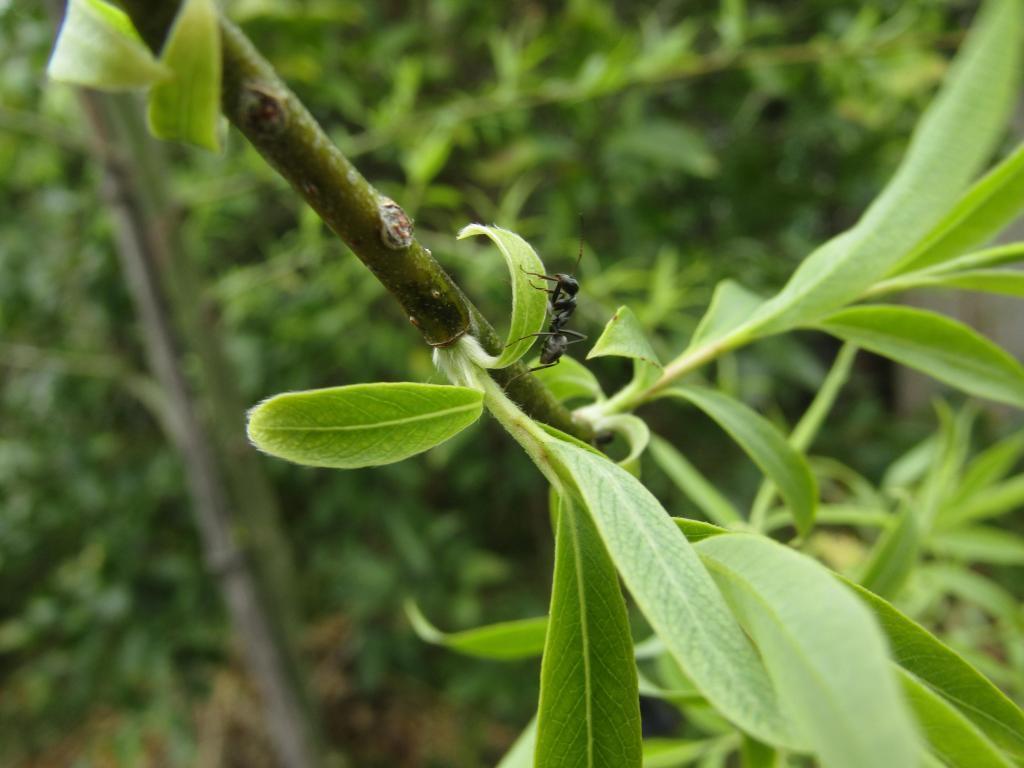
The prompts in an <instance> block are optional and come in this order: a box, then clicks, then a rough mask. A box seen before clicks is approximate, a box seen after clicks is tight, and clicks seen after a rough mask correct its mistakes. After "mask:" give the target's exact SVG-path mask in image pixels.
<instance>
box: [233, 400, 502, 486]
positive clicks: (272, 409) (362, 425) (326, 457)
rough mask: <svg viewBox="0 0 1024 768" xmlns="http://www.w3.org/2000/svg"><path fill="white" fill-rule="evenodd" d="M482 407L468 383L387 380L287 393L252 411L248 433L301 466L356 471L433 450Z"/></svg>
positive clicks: (255, 441)
mask: <svg viewBox="0 0 1024 768" xmlns="http://www.w3.org/2000/svg"><path fill="white" fill-rule="evenodd" d="M482 411H483V394H482V393H480V392H478V391H477V390H475V389H469V388H467V387H450V386H443V385H439V384H412V383H393V384H392V383H381V384H353V385H350V386H347V387H331V388H329V389H314V390H310V391H308V392H286V393H284V394H282V395H275V396H274V397H271V398H269V399H267V400H264V401H263V402H262V403H260V404H259V405H257V406H256V407H255V408H253V409H252V410H251V411H250V412H249V428H248V431H249V439H250V440H251V441H252V443H253V445H255V446H256V447H257V448H259V449H260V450H261V451H265V452H266V453H269V454H271V455H273V456H278V457H280V458H282V459H287V460H288V461H294V462H296V463H297V464H308V465H310V466H314V467H336V468H339V469H353V468H355V467H371V466H376V465H379V464H391V463H393V462H396V461H401V460H402V459H405V458H407V457H409V456H414V455H415V454H417V453H422V452H423V451H425V450H427V449H429V448H433V447H434V446H435V445H438V444H439V443H443V442H444V441H445V440H447V439H448V438H450V437H452V436H453V435H455V434H456V433H458V432H461V431H462V430H463V429H465V428H466V427H468V426H469V425H470V424H472V423H473V422H474V421H476V420H477V419H478V418H480V413H481V412H482Z"/></svg>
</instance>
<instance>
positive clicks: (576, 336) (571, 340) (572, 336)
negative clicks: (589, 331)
mask: <svg viewBox="0 0 1024 768" xmlns="http://www.w3.org/2000/svg"><path fill="white" fill-rule="evenodd" d="M562 334H563V335H565V336H567V337H568V338H567V339H566V340H565V343H566V344H575V343H576V342H577V341H586V340H587V337H586V336H584V335H583V334H582V333H580V332H579V331H570V330H569V329H568V328H563V329H562Z"/></svg>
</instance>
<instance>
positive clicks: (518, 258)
mask: <svg viewBox="0 0 1024 768" xmlns="http://www.w3.org/2000/svg"><path fill="white" fill-rule="evenodd" d="M474 235H484V236H485V237H489V238H490V239H491V241H492V242H493V243H494V244H495V245H496V246H498V250H499V251H500V252H501V255H502V256H503V257H504V258H505V263H506V264H508V271H509V275H510V276H511V277H512V319H511V320H510V321H509V328H508V338H507V339H506V341H505V348H504V349H503V350H502V352H501V354H500V355H498V356H496V357H491V356H488V357H487V359H485V360H481V361H480V362H481V364H483V365H484V367H485V368H507V367H508V366H510V365H512V363H514V362H516V361H517V360H519V358H521V357H522V356H523V355H525V354H526V353H527V352H528V351H529V350H530V347H532V346H533V343H534V342H535V341H536V340H537V339H536V337H535V336H534V334H536V333H539V332H541V331H542V330H543V328H544V324H545V320H546V319H547V306H548V299H547V294H545V293H544V292H543V291H540V290H537V289H536V288H534V287H533V286H531V285H530V283H531V281H532V280H536V279H537V278H534V277H531V276H530V275H529V274H527V273H529V272H533V273H536V274H543V273H544V264H543V263H542V262H541V260H540V257H539V256H538V255H537V253H536V251H534V250H533V248H531V247H530V244H529V243H528V242H526V241H525V240H523V238H521V237H520V236H519V235H517V234H515V233H514V232H509V231H508V230H507V229H502V228H501V227H487V226H484V225H483V224H469V225H467V226H465V227H463V228H462V229H461V230H459V234H458V239H459V240H464V239H465V238H467V237H473V236H474Z"/></svg>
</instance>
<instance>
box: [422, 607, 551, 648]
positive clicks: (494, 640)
mask: <svg viewBox="0 0 1024 768" xmlns="http://www.w3.org/2000/svg"><path fill="white" fill-rule="evenodd" d="M405 615H406V616H408V617H409V623H410V624H412V628H413V630H415V632H416V634H417V635H419V637H420V639H421V640H423V641H424V642H427V643H432V644H434V645H443V646H444V647H445V648H450V649H451V650H453V651H457V652H458V653H462V654H465V655H466V656H476V657H478V658H481V659H499V660H512V659H529V658H533V657H535V656H540V654H541V651H543V650H544V635H545V633H546V632H547V625H548V620H547V618H546V617H544V616H539V617H537V618H534V619H520V620H518V621H502V622H499V623H497V624H488V625H487V626H484V627H476V628H474V629H466V630H463V631H461V632H442V631H441V630H439V629H438V628H437V627H435V626H434V625H433V624H431V623H430V621H428V620H427V617H426V616H424V615H423V612H422V611H421V610H420V609H419V606H417V605H416V603H414V602H413V601H411V600H409V601H407V602H406V603H405Z"/></svg>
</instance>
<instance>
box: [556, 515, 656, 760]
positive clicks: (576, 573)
mask: <svg viewBox="0 0 1024 768" xmlns="http://www.w3.org/2000/svg"><path fill="white" fill-rule="evenodd" d="M537 719H538V726H537V751H536V768H574V767H575V766H579V767H580V768H640V764H641V746H640V705H639V693H638V691H637V673H636V663H635V661H634V659H633V641H632V638H631V637H630V633H629V619H628V617H627V616H626V605H625V602H624V601H623V599H622V593H621V591H620V590H619V579H618V576H617V575H616V573H615V566H614V565H613V564H612V561H611V560H610V559H609V557H608V553H607V552H606V551H605V548H604V545H603V544H602V543H601V537H600V536H599V535H598V533H597V530H596V529H595V528H594V524H593V522H592V521H591V520H590V518H589V517H587V515H586V513H585V512H584V511H583V510H580V509H577V508H575V506H574V505H573V504H572V503H570V502H568V501H567V500H566V499H561V500H560V504H559V514H558V528H557V532H556V537H555V574H554V583H553V585H552V588H551V621H550V622H549V624H548V635H547V642H546V643H545V645H544V661H543V663H542V665H541V673H540V705H539V707H538V713H537Z"/></svg>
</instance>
